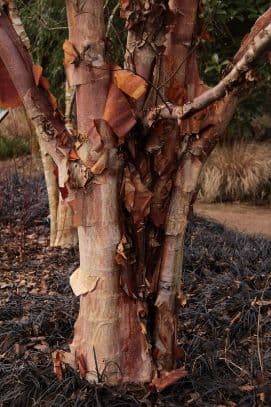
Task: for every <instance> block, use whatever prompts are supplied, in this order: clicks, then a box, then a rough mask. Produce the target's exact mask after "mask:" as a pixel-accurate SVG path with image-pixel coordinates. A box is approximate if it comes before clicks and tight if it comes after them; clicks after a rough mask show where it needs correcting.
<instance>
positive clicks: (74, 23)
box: [0, 0, 271, 389]
mask: <svg viewBox="0 0 271 407" xmlns="http://www.w3.org/2000/svg"><path fill="white" fill-rule="evenodd" d="M66 5H67V13H68V22H69V32H70V37H69V40H67V41H66V42H65V44H64V52H65V62H64V64H65V69H66V74H67V79H68V83H69V86H70V87H71V88H72V89H75V92H76V112H77V131H73V132H72V134H71V132H69V131H67V129H66V128H65V125H64V122H63V121H62V119H61V117H60V116H59V114H58V112H57V110H56V109H55V106H54V104H53V105H52V104H50V103H49V102H48V100H51V97H50V94H49V93H48V89H46V87H45V89H44V86H43V82H42V81H38V83H37V81H36V84H35V80H34V77H33V74H32V64H31V60H30V59H29V57H28V56H27V54H26V52H25V50H23V49H22V48H21V46H20V43H19V42H16V37H15V34H14V32H13V30H12V26H11V25H10V22H9V20H8V18H7V17H6V15H5V14H1V16H0V63H1V64H0V68H1V69H0V76H1V75H2V76H3V75H6V77H7V78H8V83H9V85H10V89H11V91H10V93H12V92H13V94H14V95H13V96H16V97H18V98H19V99H20V100H21V101H22V102H23V104H24V106H25V109H26V111H27V112H28V115H29V117H30V119H31V120H32V123H33V125H34V127H35V129H36V131H37V132H38V134H39V135H40V140H41V143H42V144H43V145H44V149H45V151H46V154H49V155H50V156H51V157H52V159H53V161H54V164H53V167H55V170H56V171H54V173H55V174H57V178H55V179H54V180H55V181H56V179H57V182H58V190H57V188H56V184H54V185H55V187H54V191H53V193H54V195H55V198H56V199H57V197H58V196H59V195H58V194H59V193H60V194H61V200H62V201H63V206H65V205H67V204H68V205H69V206H70V208H72V213H73V222H74V224H76V226H77V228H78V236H79V250H80V266H79V268H78V269H77V270H76V271H75V272H74V273H73V274H72V276H71V278H70V282H71V287H72V289H73V291H74V293H75V295H78V296H80V311H79V315H78V318H77V321H76V324H75V330H74V339H73V341H72V343H71V345H70V350H71V351H70V352H69V353H63V352H57V354H56V356H55V357H56V359H57V363H59V362H60V361H61V362H66V363H69V364H71V365H72V366H73V367H74V368H76V369H78V370H79V371H80V374H81V376H84V377H86V378H87V379H88V380H90V381H106V382H108V383H119V382H125V381H132V382H151V381H152V382H153V384H154V385H155V386H156V387H157V388H160V389H161V388H163V387H165V386H166V385H168V384H170V383H172V382H173V381H174V380H177V379H178V378H180V377H182V376H183V375H184V374H185V373H184V370H183V369H182V368H178V366H179V364H178V354H179V351H178V346H177V317H178V308H179V306H178V304H179V302H180V300H181V298H180V297H181V292H180V284H181V269H182V259H183V242H184V234H185V228H186V224H187V219H188V216H189V214H190V213H191V211H192V207H193V203H194V200H195V198H196V193H197V181H198V177H199V174H200V171H201V169H202V166H203V164H204V162H205V161H206V159H207V157H208V156H209V154H210V152H211V151H212V149H213V147H214V146H215V143H216V142H217V140H218V139H219V137H220V135H221V134H222V133H223V131H224V129H225V127H226V126H227V124H228V122H229V120H230V118H231V117H232V114H233V112H234V109H235V107H236V103H237V101H238V92H239V90H240V88H241V87H243V85H245V84H247V81H248V80H249V79H250V78H251V75H247V73H248V72H249V69H250V66H251V63H252V62H253V61H254V59H255V58H256V57H257V56H259V55H262V54H263V53H264V52H266V51H267V50H268V49H269V48H270V43H271V27H270V22H271V8H270V9H269V10H268V11H267V12H266V13H265V14H264V15H263V16H262V17H261V18H260V19H259V20H258V21H257V23H256V24H255V27H254V28H253V30H252V32H251V33H250V34H249V36H248V37H247V38H246V40H245V42H244V43H243V44H242V46H241V48H240V50H239V52H238V53H237V54H236V56H235V58H234V60H233V64H234V65H233V68H232V69H231V67H229V69H228V71H227V72H228V73H227V75H226V76H225V77H224V78H223V79H222V80H221V82H220V83H219V84H218V85H217V86H216V87H214V88H213V89H208V88H207V87H206V86H205V85H204V84H203V83H202V82H201V81H200V78H199V74H198V68H197V59H196V53H195V50H196V47H197V44H198V37H199V33H198V31H197V30H198V29H197V27H198V25H197V15H198V8H199V2H198V0H192V1H191V0H174V1H173V0H170V1H166V0H159V1H142V2H134V1H132V0H131V1H129V0H128V1H121V14H122V17H124V18H125V19H126V27H127V29H128V37H127V46H126V49H127V52H126V58H125V69H124V70H123V69H122V68H120V67H118V66H116V65H113V64H112V63H111V61H109V60H108V56H107V53H106V41H105V27H104V21H103V1H102V0H93V1H84V2H80V1H77V2H75V1H72V0H67V1H66ZM18 70H20V76H18V75H16V72H18ZM218 100H219V101H218ZM45 158H46V157H45ZM49 166H50V163H48V177H51V176H52V173H53V171H52V170H51V169H49ZM54 176H55V175H54ZM65 207H66V206H65ZM66 208H67V207H66ZM52 212H53V213H54V214H55V216H56V212H57V211H56V206H55V204H54V201H52Z"/></svg>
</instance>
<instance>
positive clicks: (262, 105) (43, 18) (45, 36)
mask: <svg viewBox="0 0 271 407" xmlns="http://www.w3.org/2000/svg"><path fill="white" fill-rule="evenodd" d="M16 3H17V6H18V9H19V12H20V15H21V18H22V20H23V23H24V25H25V29H26V31H27V33H28V35H29V37H30V41H31V44H32V53H33V57H34V60H35V63H38V64H40V65H42V66H43V67H44V70H45V71H44V72H45V75H46V76H47V77H48V78H49V80H50V82H51V86H52V91H53V92H54V93H55V94H56V96H57V98H58V100H59V103H60V106H61V107H62V108H63V103H64V81H65V75H64V70H63V64H62V60H63V51H62V44H63V42H64V40H65V38H68V27H67V20H66V13H65V1H64V0H17V1H16ZM117 3H118V1H117V0H108V1H105V18H106V22H107V21H108V18H109V16H110V15H111V13H112V11H113V10H114V9H115V14H114V18H113V21H112V25H111V28H110V32H109V35H108V37H110V41H108V49H109V53H110V55H111V58H112V60H114V61H115V62H117V63H118V64H121V61H122V59H123V54H124V52H125V39H126V33H125V29H124V22H123V21H122V20H121V19H120V18H119V13H118V10H117V9H116V5H117ZM269 6H270V0H227V1H223V0H202V2H201V12H200V20H201V23H202V25H203V31H205V32H207V35H204V36H203V38H202V39H201V41H200V43H199V62H200V71H201V75H202V78H203V79H204V81H206V82H207V83H208V84H209V85H213V84H215V83H216V82H217V81H218V80H219V78H220V77H221V75H222V74H223V70H224V68H225V66H226V65H227V64H228V63H229V62H230V61H231V58H232V57H233V56H234V54H235V52H236V51H237V49H238V48H239V45H240V42H241V39H242V38H243V37H244V35H245V34H246V33H247V32H249V30H250V28H251V26H252V25H253V23H254V22H255V20H256V19H257V17H258V16H259V15H261V14H262V13H263V12H264V11H265V10H266V9H267V8H268V7H269ZM259 72H260V80H259V82H258V83H257V84H256V85H255V87H254V89H253V90H252V91H251V92H249V94H247V95H246V96H245V97H244V98H243V100H242V103H240V106H239V108H238V109H237V112H236V114H235V117H234V119H233V120H232V123H231V125H230V127H229V130H228V132H227V137H228V138H231V137H234V138H236V137H246V138H251V137H252V136H253V137H255V132H256V133H257V134H258V131H259V127H260V126H261V120H263V121H264V123H265V124H264V125H265V126H267V127H268V126H269V127H270V128H271V119H269V116H271V115H270V113H269V110H270V102H271V65H270V64H269V63H268V61H262V64H261V66H260V69H259ZM255 129H256V130H255ZM257 129H258V130H257ZM257 134H256V136H257Z"/></svg>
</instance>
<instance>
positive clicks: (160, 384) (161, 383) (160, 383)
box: [152, 367, 187, 391]
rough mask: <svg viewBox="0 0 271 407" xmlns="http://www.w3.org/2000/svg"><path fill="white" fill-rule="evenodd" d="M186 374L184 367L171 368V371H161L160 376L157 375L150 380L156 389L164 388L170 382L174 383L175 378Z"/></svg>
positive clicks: (177, 378) (180, 377) (169, 384)
mask: <svg viewBox="0 0 271 407" xmlns="http://www.w3.org/2000/svg"><path fill="white" fill-rule="evenodd" d="M186 375H187V371H186V370H185V368H184V367H181V368H180V369H176V370H172V371H171V372H166V373H163V375H162V376H161V377H157V378H155V379H153V380H152V385H154V387H155V388H156V390H158V391H162V390H164V389H165V388H166V387H168V386H171V385H172V384H174V383H176V382H177V380H180V379H182V378H183V377H185V376H186Z"/></svg>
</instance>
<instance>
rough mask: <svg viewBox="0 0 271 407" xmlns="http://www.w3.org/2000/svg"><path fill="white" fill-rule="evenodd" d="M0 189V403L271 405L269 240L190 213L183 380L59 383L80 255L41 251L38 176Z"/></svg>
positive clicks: (44, 247)
mask: <svg viewBox="0 0 271 407" xmlns="http://www.w3.org/2000/svg"><path fill="white" fill-rule="evenodd" d="M0 192H1V203H0V222H1V234H0V239H1V245H0V257H1V263H0V271H1V278H0V287H1V290H0V405H1V406H12V407H14V406H15V407H16V406H20V407H21V406H46V407H47V406H75V405H76V406H112V407H114V406H146V407H149V406H173V407H177V406H196V407H201V406H203V407H208V406H220V407H223V406H240V407H246V406H251V407H252V406H269V405H271V350H270V349H271V335H270V332H271V307H270V304H271V288H270V287H271V284H270V280H271V277H270V270H271V241H268V240H265V239H263V238H260V237H248V236H246V235H241V234H238V233H236V232H233V231H231V230H228V229H226V228H224V227H223V226H221V225H219V224H216V223H214V222H211V221H208V220H206V219H204V218H200V217H196V216H193V217H192V219H191V221H190V224H189V226H188V230H187V233H186V244H185V245H186V250H185V264H184V273H183V286H182V290H183V293H184V295H185V303H184V304H183V305H184V306H183V307H182V308H181V314H180V324H179V345H180V349H181V350H182V352H181V358H182V365H184V366H185V369H186V371H187V375H186V376H185V377H184V378H182V379H180V380H179V381H177V382H176V383H175V384H174V385H172V386H170V387H168V388H167V389H165V390H162V391H161V392H159V393H155V392H151V391H149V389H148V388H147V387H144V386H139V385H136V386H135V385H122V386H118V387H108V386H105V385H104V386H101V385H100V384H97V385H91V384H89V383H88V382H86V381H85V380H84V379H81V378H80V376H79V374H77V373H75V372H74V371H72V370H71V369H70V368H67V369H65V371H64V372H63V380H61V381H60V380H59V379H58V378H57V376H56V374H55V373H54V367H53V361H52V356H51V354H52V352H54V351H55V350H57V349H60V348H61V349H64V350H65V349H67V345H68V343H69V341H70V340H71V339H72V330H73V324H74V321H75V319H76V316H77V312H78V299H77V298H76V297H75V296H74V295H73V294H72V291H71V289H70V287H69V276H70V274H71V273H72V272H73V271H74V270H75V269H76V268H77V267H78V263H79V259H78V250H77V249H71V250H62V249H60V248H49V247H48V243H49V239H48V236H49V222H48V217H47V216H48V204H47V198H46V189H45V184H44V180H43V178H42V177H41V176H34V177H32V178H30V177H23V176H21V175H18V174H17V175H6V176H5V178H4V179H2V180H1V181H0ZM81 376H82V375H81ZM181 376H182V375H180V377H181Z"/></svg>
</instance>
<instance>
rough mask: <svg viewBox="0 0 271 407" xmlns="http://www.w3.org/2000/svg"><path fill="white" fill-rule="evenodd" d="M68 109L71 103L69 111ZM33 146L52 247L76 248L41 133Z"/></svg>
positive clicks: (12, 11)
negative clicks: (40, 169)
mask: <svg viewBox="0 0 271 407" xmlns="http://www.w3.org/2000/svg"><path fill="white" fill-rule="evenodd" d="M5 4H6V5H7V7H8V16H9V18H10V21H11V23H12V25H13V28H14V30H15V31H16V33H17V35H18V36H19V37H20V39H21V41H22V43H23V45H24V46H25V48H26V49H27V51H28V52H29V55H30V57H31V47H30V41H29V38H28V36H27V33H26V32H25V29H24V26H23V23H22V21H21V19H20V16H19V14H18V10H17V8H16V5H15V3H14V1H12V0H5ZM31 59H32V58H31ZM68 108H69V103H68V107H67V110H68ZM70 116H71V114H70ZM70 116H69V117H70ZM30 127H31V133H32V122H30ZM66 127H67V124H66ZM31 146H32V155H33V159H34V160H35V162H37V155H39V150H40V154H41V158H42V164H43V170H44V176H45V181H46V187H47V194H48V201H49V214H50V246H60V247H63V248H64V247H66V248H68V247H74V246H76V244H77V243H78V238H77V231H76V229H75V228H74V227H73V222H72V211H71V208H69V207H68V206H67V205H64V204H61V196H59V195H60V193H59V190H58V182H57V178H56V174H55V173H56V166H55V164H54V162H53V160H52V158H51V156H50V155H49V154H48V153H47V152H46V146H45V145H44V143H43V142H42V137H41V136H40V134H39V133H37V132H34V131H33V137H32V140H31Z"/></svg>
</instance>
